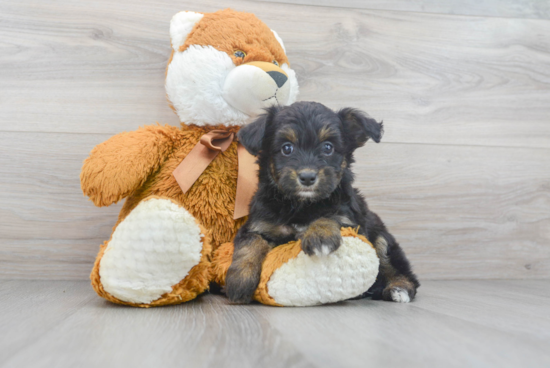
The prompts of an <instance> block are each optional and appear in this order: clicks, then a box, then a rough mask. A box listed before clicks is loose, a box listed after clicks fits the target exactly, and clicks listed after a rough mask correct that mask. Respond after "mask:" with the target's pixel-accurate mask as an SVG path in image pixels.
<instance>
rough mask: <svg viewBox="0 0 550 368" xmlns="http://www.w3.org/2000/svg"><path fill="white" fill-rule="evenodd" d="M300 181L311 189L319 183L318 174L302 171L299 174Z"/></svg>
mask: <svg viewBox="0 0 550 368" xmlns="http://www.w3.org/2000/svg"><path fill="white" fill-rule="evenodd" d="M298 179H300V184H302V185H305V186H306V187H310V186H312V185H313V184H315V182H316V181H317V173H316V172H314V171H310V170H307V171H302V172H301V173H299V174H298Z"/></svg>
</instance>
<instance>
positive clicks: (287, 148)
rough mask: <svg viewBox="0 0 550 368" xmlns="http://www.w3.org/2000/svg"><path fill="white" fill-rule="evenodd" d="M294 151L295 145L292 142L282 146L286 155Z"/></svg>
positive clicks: (282, 151) (282, 150)
mask: <svg viewBox="0 0 550 368" xmlns="http://www.w3.org/2000/svg"><path fill="white" fill-rule="evenodd" d="M293 151H294V146H293V145H292V144H291V143H285V144H283V146H282V147H281V153H282V154H283V155H285V156H290V154H291V153H292V152H293Z"/></svg>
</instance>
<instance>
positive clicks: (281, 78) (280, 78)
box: [266, 71, 288, 88]
mask: <svg viewBox="0 0 550 368" xmlns="http://www.w3.org/2000/svg"><path fill="white" fill-rule="evenodd" d="M266 73H267V74H269V76H270V77H271V78H273V80H274V81H275V83H277V87H279V88H281V87H282V85H283V84H285V83H286V81H287V80H288V78H287V76H286V75H284V74H283V73H281V72H276V71H271V72H266Z"/></svg>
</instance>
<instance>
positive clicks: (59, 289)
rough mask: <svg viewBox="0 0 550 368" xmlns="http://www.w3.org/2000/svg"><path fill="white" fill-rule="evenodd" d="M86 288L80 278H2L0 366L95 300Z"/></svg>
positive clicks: (0, 286) (88, 286)
mask: <svg viewBox="0 0 550 368" xmlns="http://www.w3.org/2000/svg"><path fill="white" fill-rule="evenodd" d="M90 289H91V286H90V285H89V283H87V282H82V281H81V282H76V283H75V282H51V281H50V282H43V281H42V282H41V281H25V282H21V281H2V282H1V283H0V311H1V313H0V326H2V327H1V328H2V333H1V334H0V366H3V364H4V363H5V362H7V360H8V358H9V357H10V356H13V355H16V354H18V353H20V352H22V351H26V350H27V349H28V348H29V346H30V345H32V344H33V343H35V342H36V341H39V340H40V339H41V338H42V337H43V336H44V335H45V334H48V333H50V332H51V331H52V330H53V329H54V328H55V327H56V326H57V325H59V324H60V323H63V322H64V321H65V320H66V319H67V318H69V317H70V316H71V315H73V314H74V313H76V312H77V311H78V310H80V309H81V308H82V307H83V306H84V305H86V304H87V303H88V302H90V301H91V300H95V298H96V297H95V296H94V295H93V294H92V293H90ZM34 358H35V359H36V358H37V356H35V357H34Z"/></svg>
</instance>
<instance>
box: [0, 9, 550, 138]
mask: <svg viewBox="0 0 550 368" xmlns="http://www.w3.org/2000/svg"><path fill="white" fill-rule="evenodd" d="M229 5H230V6H232V7H234V8H236V9H238V10H247V11H251V12H255V13H256V14H257V15H258V16H259V17H261V18H262V19H263V20H264V21H266V23H267V24H268V25H269V26H271V27H273V28H274V29H276V30H278V32H279V33H280V35H281V37H282V38H283V39H284V40H285V43H286V45H287V49H288V52H289V57H290V59H291V61H292V65H293V67H294V68H295V69H296V71H297V73H298V76H299V80H300V85H301V97H300V98H301V99H303V100H316V101H319V102H323V103H325V104H327V105H329V106H331V107H333V108H339V107H343V106H347V105H351V106H355V107H359V108H363V109H365V110H367V111H368V112H369V113H371V114H372V115H373V116H374V117H376V118H378V119H384V120H385V121H386V136H385V139H386V141H387V142H401V143H431V144H462V145H491V146H516V147H546V148H548V147H550V124H548V116H550V104H548V101H549V100H550V88H549V83H550V66H549V65H550V54H549V51H550V21H547V20H529V19H501V18H480V17H468V16H448V15H437V14H422V13H412V12H399V11H393V12H392V11H379V10H362V9H340V8H327V7H312V6H299V5H288V4H276V3H269V4H268V3H263V2H250V1H242V0H235V1H231V2H229V3H227V2H226V3H224V5H223V6H229ZM220 7H221V5H220V3H219V2H217V1H211V0H205V1H202V2H201V3H200V4H197V3H196V2H191V1H182V2H178V3H177V4H176V3H173V2H170V1H168V0H161V1H159V2H155V3H154V4H153V3H150V2H144V1H136V2H132V4H131V5H130V4H129V3H127V2H112V1H105V0H103V1H96V2H93V3H91V2H85V1H76V0H63V1H58V2H55V3H44V2H38V1H36V0H17V1H14V0H11V1H3V2H2V4H0V12H1V13H2V14H3V19H4V20H3V22H2V23H1V24H0V37H2V39H4V40H8V41H6V42H5V43H4V44H2V46H1V48H2V52H0V55H1V56H0V80H1V83H2V86H3V88H2V89H1V90H0V124H1V125H0V131H47V132H90V133H106V134H115V133H118V132H120V131H124V130H133V129H135V128H137V127H138V126H140V125H144V124H151V123H154V122H155V121H160V122H162V123H169V124H173V125H177V124H178V122H177V119H176V117H175V115H174V114H173V112H172V111H171V110H170V109H169V108H168V107H167V104H166V101H165V97H164V90H163V83H164V68H165V62H166V60H167V58H168V55H169V53H170V49H169V39H168V22H169V19H170V17H171V16H172V15H173V14H174V13H175V12H177V11H179V10H181V9H190V10H198V11H213V10H216V9H218V8H220ZM29 9H30V10H29ZM129 9H131V11H129ZM304 14H307V15H308V16H307V17H304V16H303V15H304Z"/></svg>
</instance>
